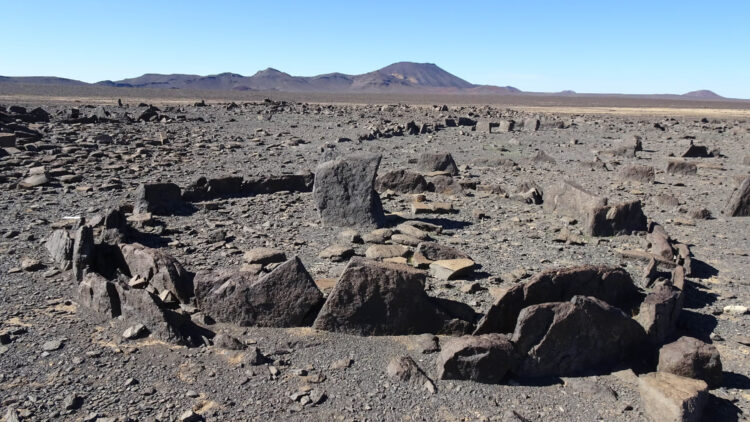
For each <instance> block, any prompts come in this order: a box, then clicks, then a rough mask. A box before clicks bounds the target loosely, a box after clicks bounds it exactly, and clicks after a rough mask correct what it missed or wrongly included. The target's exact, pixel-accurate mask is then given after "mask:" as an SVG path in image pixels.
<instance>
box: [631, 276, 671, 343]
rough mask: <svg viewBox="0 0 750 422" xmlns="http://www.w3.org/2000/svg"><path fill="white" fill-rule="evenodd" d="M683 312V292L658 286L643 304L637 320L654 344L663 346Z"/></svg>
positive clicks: (636, 317)
mask: <svg viewBox="0 0 750 422" xmlns="http://www.w3.org/2000/svg"><path fill="white" fill-rule="evenodd" d="M681 310H682V292H681V291H680V290H679V289H677V288H675V287H673V286H670V285H666V284H662V285H659V286H657V287H656V288H655V289H654V290H653V291H652V292H651V293H649V294H648V295H647V296H646V299H644V300H643V302H642V303H641V306H640V309H639V311H638V315H636V316H635V320H636V321H638V323H639V324H641V326H642V327H643V329H644V330H646V334H647V335H648V339H649V341H650V342H651V343H652V344H661V343H663V342H664V341H665V340H666V339H667V338H669V336H670V335H672V333H673V332H674V330H675V327H676V325H677V318H678V317H679V316H680V311H681Z"/></svg>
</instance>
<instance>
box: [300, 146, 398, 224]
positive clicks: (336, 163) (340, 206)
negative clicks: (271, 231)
mask: <svg viewBox="0 0 750 422" xmlns="http://www.w3.org/2000/svg"><path fill="white" fill-rule="evenodd" d="M380 158H381V157H380V156H379V155H375V154H352V155H348V156H344V157H341V158H338V159H336V160H333V161H328V162H325V163H323V164H321V165H319V166H318V168H317V169H316V170H315V185H314V186H313V198H314V200H315V206H316V207H317V209H318V212H319V214H320V218H321V220H323V224H326V225H330V226H344V227H346V226H362V227H382V226H383V224H384V223H385V215H384V213H383V206H382V204H381V203H380V197H379V196H378V193H377V192H375V189H374V188H373V186H374V183H375V176H376V174H377V172H378V166H379V165H380Z"/></svg>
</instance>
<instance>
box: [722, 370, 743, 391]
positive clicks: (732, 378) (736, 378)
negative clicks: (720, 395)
mask: <svg viewBox="0 0 750 422" xmlns="http://www.w3.org/2000/svg"><path fill="white" fill-rule="evenodd" d="M721 386H722V387H726V388H737V389H740V390H750V378H748V377H746V376H744V375H742V374H738V373H735V372H726V371H725V372H724V378H723V381H722V383H721Z"/></svg>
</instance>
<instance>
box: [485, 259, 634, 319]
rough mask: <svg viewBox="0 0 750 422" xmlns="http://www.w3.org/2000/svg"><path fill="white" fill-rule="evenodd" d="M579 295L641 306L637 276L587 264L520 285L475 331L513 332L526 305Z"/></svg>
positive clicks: (547, 273)
mask: <svg viewBox="0 0 750 422" xmlns="http://www.w3.org/2000/svg"><path fill="white" fill-rule="evenodd" d="M577 295H582V296H591V297H595V298H597V299H599V300H602V301H604V302H606V303H607V304H609V305H611V306H615V307H618V308H620V309H623V310H629V309H631V308H633V307H635V306H637V303H638V302H639V301H640V299H641V294H640V293H639V291H638V288H637V287H636V285H635V284H634V283H633V279H632V278H631V277H630V275H629V274H628V272H627V271H625V270H624V269H622V268H617V267H604V266H590V265H583V266H577V267H569V268H562V269H551V270H546V271H542V272H541V273H538V274H536V275H534V276H533V277H531V278H530V279H528V280H527V281H525V282H523V283H520V284H516V285H515V286H513V287H511V288H510V289H509V290H508V291H506V292H505V294H504V295H503V296H501V297H500V298H498V299H497V300H496V301H495V303H494V304H493V305H492V306H491V307H490V309H489V310H488V311H487V314H486V315H485V316H484V318H482V320H481V321H480V322H479V324H478V326H477V329H476V331H475V332H474V334H487V333H511V332H513V330H514V328H515V327H516V321H517V319H518V315H519V314H520V313H521V311H522V310H523V309H524V308H526V307H528V306H532V305H537V304H542V303H547V302H564V301H568V300H570V299H572V298H573V297H574V296H577Z"/></svg>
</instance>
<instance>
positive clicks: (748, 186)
mask: <svg viewBox="0 0 750 422" xmlns="http://www.w3.org/2000/svg"><path fill="white" fill-rule="evenodd" d="M727 214H728V215H729V216H730V217H750V176H749V177H746V178H745V180H744V181H743V182H742V184H740V187H739V188H738V189H737V190H736V191H734V192H733V193H732V196H731V197H730V199H729V206H728V207H727Z"/></svg>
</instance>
